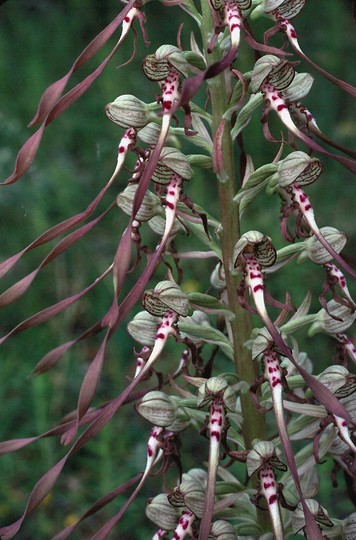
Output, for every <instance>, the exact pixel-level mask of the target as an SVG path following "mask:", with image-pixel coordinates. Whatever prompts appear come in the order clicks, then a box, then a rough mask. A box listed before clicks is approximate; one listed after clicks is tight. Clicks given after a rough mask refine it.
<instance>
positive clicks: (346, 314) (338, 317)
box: [308, 300, 356, 336]
mask: <svg viewBox="0 0 356 540" xmlns="http://www.w3.org/2000/svg"><path fill="white" fill-rule="evenodd" d="M327 308H328V311H326V310H325V309H321V310H320V311H319V312H318V313H317V319H316V322H315V323H314V324H312V326H311V327H310V328H309V331H308V335H309V336H313V335H314V334H315V333H316V332H321V331H324V332H326V333H327V334H340V333H343V332H345V330H347V329H348V328H349V327H350V326H351V325H352V323H353V322H354V320H355V318H356V313H355V312H354V311H352V310H351V309H350V308H348V307H347V306H344V305H342V304H339V303H338V302H336V301H335V300H330V302H328V303H327ZM329 313H330V315H329Z"/></svg>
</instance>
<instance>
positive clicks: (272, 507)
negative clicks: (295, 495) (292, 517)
mask: <svg viewBox="0 0 356 540" xmlns="http://www.w3.org/2000/svg"><path fill="white" fill-rule="evenodd" d="M246 464H247V472H248V475H249V476H252V475H253V474H254V473H255V472H258V478H259V484H260V485H259V489H258V492H257V496H256V498H255V500H256V503H255V504H258V500H259V499H260V498H261V497H263V498H264V499H265V500H266V503H267V508H268V512H269V514H270V517H271V522H272V527H273V533H274V538H275V539H276V540H284V538H285V535H284V530H283V525H282V521H281V514H280V508H279V498H280V492H281V489H280V488H281V486H280V485H279V484H278V483H277V482H276V479H275V476H274V471H273V468H278V469H280V470H284V471H285V470H286V466H285V465H284V463H283V462H282V461H281V460H280V459H279V457H278V454H277V450H276V448H275V447H274V445H273V443H271V442H269V441H260V442H257V443H256V444H254V446H253V448H252V450H251V451H250V452H249V453H248V455H247V461H246Z"/></svg>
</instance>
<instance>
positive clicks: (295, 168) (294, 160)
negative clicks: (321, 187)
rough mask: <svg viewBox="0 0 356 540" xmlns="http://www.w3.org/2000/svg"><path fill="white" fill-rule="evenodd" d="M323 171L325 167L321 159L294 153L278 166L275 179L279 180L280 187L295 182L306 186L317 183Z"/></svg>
mask: <svg viewBox="0 0 356 540" xmlns="http://www.w3.org/2000/svg"><path fill="white" fill-rule="evenodd" d="M322 170H323V165H322V163H321V161H320V160H319V159H317V158H312V157H310V156H308V154H306V153H305V152H301V151H298V152H292V153H291V154H289V155H288V156H287V157H286V158H285V159H283V161H281V162H280V163H279V164H278V172H277V174H276V175H274V177H273V179H274V180H275V179H276V178H277V181H278V185H279V186H280V187H286V186H289V185H290V184H292V183H293V182H297V183H298V185H300V186H305V185H308V184H311V183H312V182H315V180H316V179H317V178H319V176H320V174H321V173H322Z"/></svg>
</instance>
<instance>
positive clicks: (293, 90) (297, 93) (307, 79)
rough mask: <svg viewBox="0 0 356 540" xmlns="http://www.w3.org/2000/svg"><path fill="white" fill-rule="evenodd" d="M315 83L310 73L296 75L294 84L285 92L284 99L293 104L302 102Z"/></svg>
mask: <svg viewBox="0 0 356 540" xmlns="http://www.w3.org/2000/svg"><path fill="white" fill-rule="evenodd" d="M313 82H314V77H312V76H311V75H310V74H309V73H296V74H295V76H294V79H293V81H292V83H291V84H290V85H289V86H288V88H285V89H284V90H283V97H284V99H288V100H289V101H290V102H291V103H295V102H296V101H300V100H301V99H303V98H304V97H305V96H306V95H307V94H308V93H309V91H310V89H311V87H312V85H313Z"/></svg>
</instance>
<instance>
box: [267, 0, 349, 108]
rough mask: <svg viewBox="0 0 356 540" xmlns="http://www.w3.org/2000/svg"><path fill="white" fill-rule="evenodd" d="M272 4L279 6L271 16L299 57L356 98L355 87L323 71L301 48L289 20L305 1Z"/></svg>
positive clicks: (293, 0)
mask: <svg viewBox="0 0 356 540" xmlns="http://www.w3.org/2000/svg"><path fill="white" fill-rule="evenodd" d="M267 2H268V0H267ZM270 3H271V4H273V3H274V4H276V5H277V6H278V7H277V8H276V9H273V10H272V11H271V15H272V17H273V19H274V20H275V21H276V23H277V28H278V29H280V30H281V31H282V32H284V33H285V35H286V36H287V38H288V40H289V42H290V44H291V45H292V47H293V49H294V50H295V51H296V52H297V53H298V54H299V56H301V58H303V60H305V62H307V63H308V64H310V65H311V66H312V67H313V68H314V69H315V70H316V71H318V72H319V73H321V74H322V75H323V76H324V77H326V78H327V79H328V80H329V81H331V82H332V83H333V84H335V85H336V86H338V87H339V88H342V89H343V90H344V91H345V92H347V93H348V94H350V96H352V97H356V88H355V87H354V86H352V85H351V84H348V83H346V82H344V81H341V80H340V79H337V78H336V77H334V76H333V75H331V74H330V73H328V72H327V71H325V70H324V69H322V68H321V67H320V66H318V65H317V64H315V63H314V62H313V61H312V60H310V58H309V57H308V56H307V55H306V54H305V53H304V52H303V51H302V49H301V48H300V45H299V42H298V37H297V32H296V30H295V28H294V27H293V25H292V24H291V23H290V21H289V19H290V18H292V17H295V16H296V15H297V14H298V13H299V11H300V10H301V9H302V8H303V6H304V4H305V0H297V1H295V0H292V1H291V0H283V1H281V0H277V1H274V2H273V0H272V2H271V1H270ZM268 11H269V10H268Z"/></svg>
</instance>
